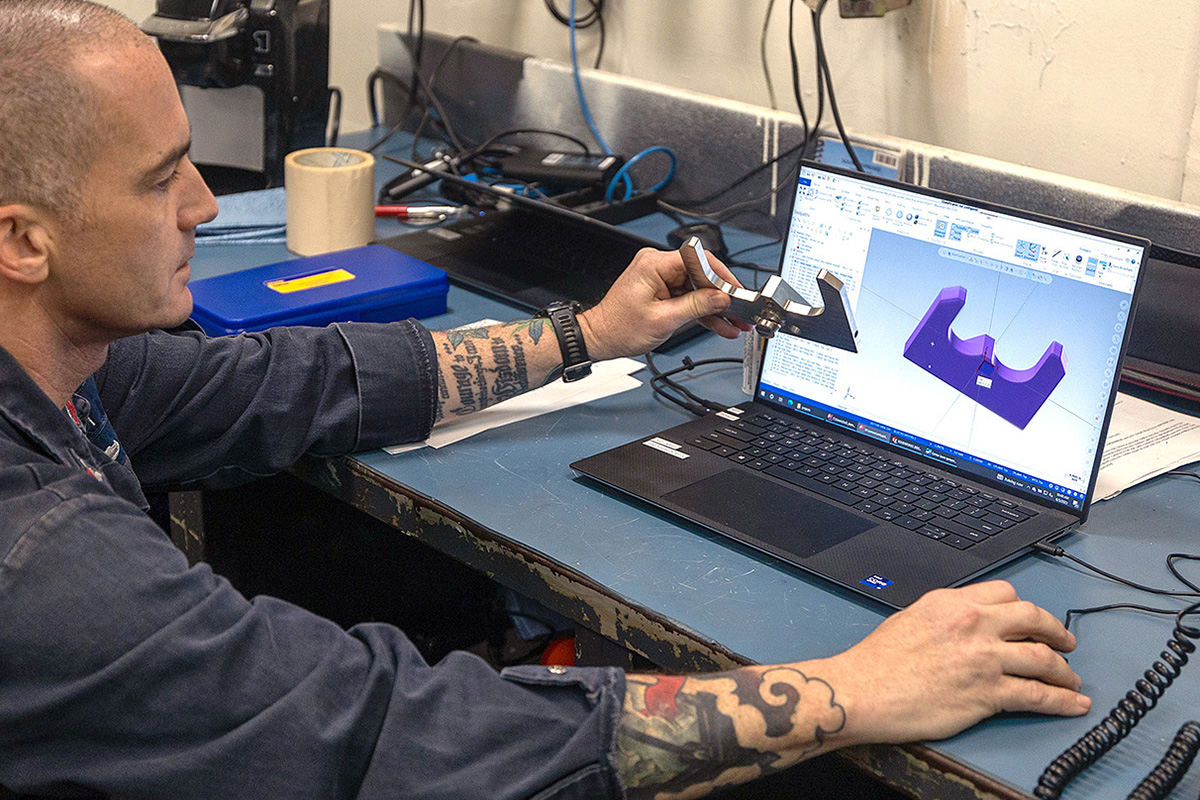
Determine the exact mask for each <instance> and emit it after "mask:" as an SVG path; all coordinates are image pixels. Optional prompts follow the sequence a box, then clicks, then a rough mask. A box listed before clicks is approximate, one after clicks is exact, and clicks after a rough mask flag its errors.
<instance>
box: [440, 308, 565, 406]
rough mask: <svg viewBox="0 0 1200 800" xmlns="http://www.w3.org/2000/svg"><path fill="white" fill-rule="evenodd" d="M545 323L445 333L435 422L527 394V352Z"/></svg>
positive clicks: (540, 336) (534, 322)
mask: <svg viewBox="0 0 1200 800" xmlns="http://www.w3.org/2000/svg"><path fill="white" fill-rule="evenodd" d="M544 331H545V320H542V319H532V320H522V321H520V322H511V323H505V324H502V325H493V326H490V327H486V328H470V329H466V330H454V331H449V332H448V333H447V334H446V336H445V338H444V339H443V340H442V341H441V343H440V348H441V353H440V354H439V359H438V362H439V369H438V410H437V419H438V420H440V419H442V418H443V417H445V416H446V415H447V413H449V414H453V415H457V416H462V415H465V414H470V413H472V412H475V411H481V410H483V409H485V408H487V407H488V406H492V405H495V404H496V403H499V402H500V401H502V400H507V399H508V398H510V397H516V396H517V395H519V394H521V393H522V392H526V391H529V388H530V380H529V375H530V373H529V364H528V362H527V352H526V350H527V348H528V347H529V346H530V344H531V343H532V345H533V346H536V345H538V344H539V343H540V341H541V339H542V337H543V335H544Z"/></svg>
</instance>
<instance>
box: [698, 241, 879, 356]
mask: <svg viewBox="0 0 1200 800" xmlns="http://www.w3.org/2000/svg"><path fill="white" fill-rule="evenodd" d="M679 253H680V255H682V256H683V264H684V266H685V267H686V268H687V271H688V276H689V277H690V278H691V279H692V285H693V286H695V287H696V288H697V289H709V288H711V289H718V290H720V291H722V292H724V293H725V294H727V295H729V296H730V298H732V300H733V302H732V303H731V304H730V306H729V310H728V311H726V312H725V314H724V316H725V317H726V318H729V319H739V320H742V321H743V322H747V323H749V324H751V325H753V326H754V327H755V330H757V331H758V334H759V335H760V336H762V337H763V338H764V339H770V338H771V337H772V336H774V335H775V332H776V331H783V332H784V333H787V334H790V335H792V336H799V337H800V338H802V339H809V340H811V341H814V342H820V343H822V344H827V345H829V346H830V347H837V348H839V349H841V350H849V351H850V352H852V353H857V352H858V345H857V339H858V326H857V325H856V324H855V322H854V313H853V312H852V311H851V310H850V302H849V299H848V298H847V297H846V287H845V285H843V284H842V282H841V280H839V279H838V277H837V276H836V275H834V274H833V273H831V272H829V271H828V270H824V269H823V270H821V271H820V272H818V273H817V288H818V289H819V290H820V292H821V301H822V302H823V303H824V306H813V305H811V304H810V303H809V302H808V301H807V300H806V299H805V298H804V297H803V296H802V295H801V294H800V293H799V292H797V291H796V290H795V289H793V288H792V287H791V286H790V285H789V284H788V283H787V282H786V281H784V280H783V278H781V277H779V276H778V275H772V276H771V277H770V278H768V279H767V283H766V285H765V286H763V288H762V289H761V290H760V291H757V292H756V291H753V290H751V289H746V288H743V287H741V286H734V285H733V284H732V283H729V282H728V281H726V280H724V279H723V278H721V276H719V275H717V273H716V272H715V271H713V268H712V265H710V264H709V263H708V255H707V254H706V253H705V252H704V247H703V246H702V245H701V244H700V239H699V238H697V237H695V236H693V237H691V238H690V239H688V240H687V241H686V242H684V243H683V245H682V246H681V247H680V248H679Z"/></svg>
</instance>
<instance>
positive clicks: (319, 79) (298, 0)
mask: <svg viewBox="0 0 1200 800" xmlns="http://www.w3.org/2000/svg"><path fill="white" fill-rule="evenodd" d="M141 28H142V30H143V31H144V32H145V33H147V34H149V35H150V36H154V37H156V38H157V39H158V46H159V49H160V50H162V53H163V56H164V57H165V58H166V60H167V63H168V64H169V65H170V67H171V71H172V73H173V74H174V76H175V81H176V83H178V84H180V85H181V86H195V87H199V88H201V89H204V90H206V91H209V90H211V91H220V90H225V89H235V88H237V87H242V86H253V87H257V88H258V89H260V90H261V91H262V95H263V98H262V109H263V116H262V129H261V134H260V135H261V136H262V146H263V157H262V169H261V175H260V176H258V177H257V178H255V177H251V178H250V179H249V180H250V183H251V185H244V186H239V187H237V188H239V189H241V188H263V187H264V186H282V185H283V159H284V156H286V155H287V154H288V153H290V152H291V151H293V150H299V149H301V148H305V147H320V146H321V145H323V144H325V128H326V125H327V123H328V119H329V0H157V3H156V4H155V11H154V14H153V15H151V16H150V17H149V18H147V19H146V21H145V22H143V23H142V25H141ZM194 122H195V121H194ZM236 122H237V125H238V127H237V130H238V131H239V132H240V131H241V130H245V127H246V126H245V123H244V121H236ZM230 128H231V130H232V123H231V126H230ZM197 166H198V167H199V168H200V170H201V173H202V174H205V176H206V178H207V177H209V173H207V172H206V169H205V168H206V167H207V166H208V165H207V164H198V165H197ZM213 172H216V173H218V174H219V170H213ZM225 173H226V174H229V171H228V168H226V171H225ZM255 182H257V183H258V185H257V186H256V185H253V183H255ZM218 188H219V187H218Z"/></svg>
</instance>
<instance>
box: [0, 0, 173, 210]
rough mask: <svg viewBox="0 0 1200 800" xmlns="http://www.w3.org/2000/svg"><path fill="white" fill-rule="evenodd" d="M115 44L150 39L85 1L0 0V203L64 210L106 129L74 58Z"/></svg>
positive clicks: (148, 44)
mask: <svg viewBox="0 0 1200 800" xmlns="http://www.w3.org/2000/svg"><path fill="white" fill-rule="evenodd" d="M122 46H125V47H136V48H141V47H146V48H153V47H154V43H153V40H152V39H150V38H149V37H147V36H145V35H144V34H143V33H142V32H141V31H140V30H138V28H137V26H136V25H134V24H133V23H132V22H131V21H130V20H129V19H128V18H127V17H125V16H123V15H122V14H120V13H118V12H116V11H114V10H112V9H110V8H107V7H105V6H101V5H97V4H95V3H91V2H87V0H0V204H6V203H27V204H30V205H34V206H38V207H40V208H43V209H46V210H49V211H53V212H57V213H63V214H67V215H70V214H71V212H72V209H73V208H74V206H75V205H76V204H77V203H78V201H79V199H80V197H79V192H80V186H81V185H82V182H83V178H84V176H85V175H86V174H87V171H88V168H89V167H90V165H91V163H92V159H93V158H94V157H95V154H96V153H97V152H98V149H99V147H100V146H101V145H102V144H103V143H104V141H105V140H106V134H107V131H106V130H105V125H104V118H103V114H102V112H101V110H100V109H99V108H98V107H97V104H96V102H95V91H94V88H93V86H92V85H91V83H90V82H89V81H88V80H87V76H86V70H85V68H84V67H83V65H82V64H81V63H80V60H81V59H82V58H83V57H85V56H87V55H88V54H90V53H94V52H96V51H98V50H102V49H104V50H111V49H112V48H114V47H122Z"/></svg>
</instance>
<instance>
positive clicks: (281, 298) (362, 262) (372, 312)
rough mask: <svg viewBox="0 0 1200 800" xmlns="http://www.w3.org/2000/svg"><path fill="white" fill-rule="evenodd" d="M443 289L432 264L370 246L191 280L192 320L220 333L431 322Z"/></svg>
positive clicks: (441, 305) (441, 304)
mask: <svg viewBox="0 0 1200 800" xmlns="http://www.w3.org/2000/svg"><path fill="white" fill-rule="evenodd" d="M449 285H450V284H449V281H448V280H447V279H446V273H445V272H443V271H442V270H440V269H438V268H437V267H434V266H430V265H429V264H426V263H425V262H424V261H419V260H417V259H415V258H413V257H412V256H407V255H404V254H403V253H399V252H397V251H395V250H393V249H392V248H390V247H384V246H383V245H378V244H369V245H367V246H365V247H355V248H352V249H350V250H338V251H335V252H332V253H324V254H322V255H319V256H309V257H308V258H296V259H293V260H291V261H281V262H279V263H278V264H267V265H266V266H262V267H255V268H254V269H247V270H243V271H241V272H231V273H228V274H226V275H218V276H216V277H214V278H205V279H204V280H199V281H196V282H195V283H193V284H192V285H191V289H192V298H193V299H194V301H195V308H194V309H193V311H192V319H194V320H195V321H196V322H197V323H199V324H200V327H202V328H204V330H205V331H206V332H207V333H209V334H211V335H213V336H219V335H222V334H227V333H241V332H242V331H261V330H266V329H267V328H273V327H276V326H279V325H318V326H321V325H328V324H329V323H331V322H391V321H393V320H398V319H407V318H408V317H418V318H420V317H431V316H434V315H435V314H441V313H443V312H445V310H446V292H447V290H448V289H449Z"/></svg>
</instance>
